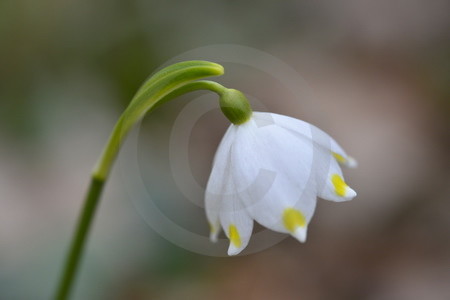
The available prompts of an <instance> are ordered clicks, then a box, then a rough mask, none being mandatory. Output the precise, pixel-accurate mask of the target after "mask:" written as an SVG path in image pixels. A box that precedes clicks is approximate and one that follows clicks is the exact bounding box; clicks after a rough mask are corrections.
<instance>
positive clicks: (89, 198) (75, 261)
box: [55, 177, 105, 300]
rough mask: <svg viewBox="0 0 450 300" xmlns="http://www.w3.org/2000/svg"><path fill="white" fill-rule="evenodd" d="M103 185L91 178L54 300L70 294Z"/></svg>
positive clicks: (63, 298) (102, 181) (61, 299)
mask: <svg viewBox="0 0 450 300" xmlns="http://www.w3.org/2000/svg"><path fill="white" fill-rule="evenodd" d="M104 183H105V181H104V180H101V179H97V178H95V177H92V178H91V183H90V185H89V189H88V193H87V195H86V198H85V201H84V206H83V210H82V211H81V214H80V218H79V220H78V224H77V227H76V230H75V234H74V236H73V240H72V244H71V246H70V251H69V253H68V256H67V258H66V264H65V267H64V270H63V273H62V276H61V279H60V282H59V285H58V290H57V292H56V296H55V300H65V299H67V297H68V295H69V293H70V290H71V287H72V282H73V281H74V278H75V275H76V272H77V269H78V266H79V261H80V258H81V254H82V252H83V248H84V246H85V244H86V237H87V235H88V233H89V229H90V227H91V223H92V220H93V217H94V214H95V210H96V208H97V205H98V202H99V199H100V195H101V193H102V190H103V186H104Z"/></svg>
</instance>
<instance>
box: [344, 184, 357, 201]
mask: <svg viewBox="0 0 450 300" xmlns="http://www.w3.org/2000/svg"><path fill="white" fill-rule="evenodd" d="M356 195H357V193H356V192H355V190H353V189H352V188H351V187H349V186H348V187H347V191H346V193H345V199H346V200H352V199H353V198H355V197H356Z"/></svg>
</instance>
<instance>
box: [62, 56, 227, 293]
mask: <svg viewBox="0 0 450 300" xmlns="http://www.w3.org/2000/svg"><path fill="white" fill-rule="evenodd" d="M222 74H223V67H222V66H221V65H218V64H215V63H211V62H207V61H186V62H181V63H177V64H174V65H171V66H168V67H166V68H164V69H162V70H161V71H159V72H157V73H156V74H154V75H153V76H152V77H150V78H149V79H148V80H147V81H146V82H145V83H144V84H143V85H142V86H141V88H140V89H139V90H138V91H137V93H136V95H135V96H134V98H133V99H132V100H131V102H130V104H129V106H128V107H127V108H126V110H125V111H124V112H123V114H122V115H121V116H120V118H119V120H118V122H117V123H116V125H115V127H114V129H113V131H112V133H111V135H110V137H109V140H108V142H107V144H106V146H105V148H104V150H103V152H102V154H101V156H100V158H99V159H98V161H97V164H96V165H95V167H94V169H93V171H92V176H91V182H90V185H89V188H88V191H87V194H86V197H85V200H84V204H83V207H82V210H81V212H80V216H79V220H78V223H77V226H76V229H75V232H74V235H73V238H72V242H71V245H70V248H69V252H68V255H67V257H66V260H65V264H64V268H63V272H62V274H61V277H60V281H59V284H58V287H57V290H56V294H55V298H54V299H56V300H66V299H68V297H69V295H70V292H71V290H72V288H73V284H74V281H75V277H76V274H77V270H78V268H79V264H80V261H81V258H82V254H83V250H84V247H85V244H86V240H87V237H88V234H89V231H90V228H91V227H92V221H93V219H94V217H95V212H96V208H97V207H98V203H99V200H100V197H101V194H102V191H103V188H104V186H105V183H106V181H107V179H108V176H109V174H110V172H111V168H112V166H113V163H114V161H115V158H116V157H117V154H118V152H119V150H120V147H121V145H122V144H123V141H124V139H125V137H126V136H127V134H128V132H129V131H130V130H131V129H132V127H133V125H134V124H136V123H137V122H138V121H139V120H141V119H142V118H143V117H144V116H145V114H146V113H148V112H151V111H153V110H154V109H155V108H157V107H159V106H161V105H162V104H164V103H165V102H167V101H169V100H171V99H173V98H175V97H178V96H181V95H183V94H185V93H188V92H191V91H196V90H209V91H212V92H215V93H217V94H218V95H219V96H222V95H223V94H224V93H226V91H227V90H228V89H227V88H225V87H223V86H222V85H220V84H218V83H216V82H213V81H207V80H200V79H203V78H206V77H211V76H219V75H222Z"/></svg>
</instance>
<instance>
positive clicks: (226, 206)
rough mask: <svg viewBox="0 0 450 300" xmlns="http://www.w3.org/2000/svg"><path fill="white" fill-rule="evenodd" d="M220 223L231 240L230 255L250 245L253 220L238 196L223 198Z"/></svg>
mask: <svg viewBox="0 0 450 300" xmlns="http://www.w3.org/2000/svg"><path fill="white" fill-rule="evenodd" d="M220 223H221V225H222V228H223V230H224V232H225V234H226V236H227V237H228V239H229V240H230V246H229V248H228V255H236V254H239V253H240V252H241V251H242V250H244V249H245V247H247V245H248V242H249V240H250V237H251V235H252V230H253V220H252V219H251V218H250V216H249V215H248V213H247V211H246V210H245V208H244V206H243V205H242V203H241V202H240V200H239V198H238V197H227V198H224V199H223V200H222V202H221V206H220Z"/></svg>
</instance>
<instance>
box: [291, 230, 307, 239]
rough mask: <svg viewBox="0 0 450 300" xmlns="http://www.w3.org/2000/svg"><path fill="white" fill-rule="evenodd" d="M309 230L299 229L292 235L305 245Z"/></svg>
mask: <svg viewBox="0 0 450 300" xmlns="http://www.w3.org/2000/svg"><path fill="white" fill-rule="evenodd" d="M306 233H307V228H306V226H302V227H298V228H297V229H295V231H294V232H293V233H292V236H293V237H294V238H296V239H297V240H298V241H299V242H301V243H304V242H306V235H307V234H306Z"/></svg>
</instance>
